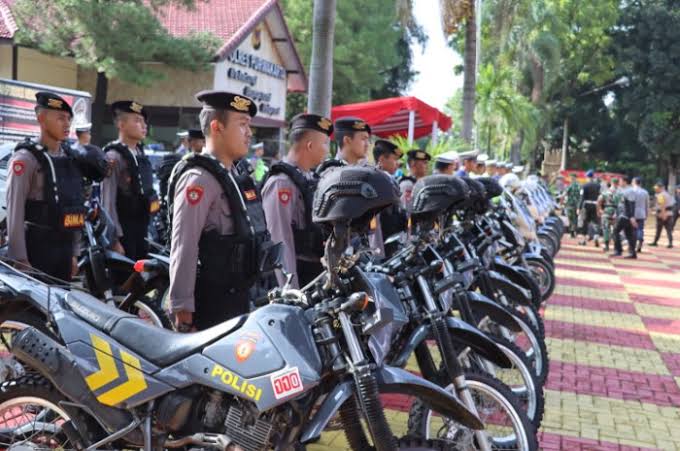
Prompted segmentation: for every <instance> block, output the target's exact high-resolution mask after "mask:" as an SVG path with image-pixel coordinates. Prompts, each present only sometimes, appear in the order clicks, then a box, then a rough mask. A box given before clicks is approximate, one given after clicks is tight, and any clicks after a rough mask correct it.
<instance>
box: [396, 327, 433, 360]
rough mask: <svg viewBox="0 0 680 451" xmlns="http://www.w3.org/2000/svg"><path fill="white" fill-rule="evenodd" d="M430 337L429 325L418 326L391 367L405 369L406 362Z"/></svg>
mask: <svg viewBox="0 0 680 451" xmlns="http://www.w3.org/2000/svg"><path fill="white" fill-rule="evenodd" d="M430 335H431V334H430V326H429V325H427V324H421V325H420V326H418V327H417V328H416V329H415V330H414V331H413V332H412V333H411V335H410V336H409V337H408V340H406V343H405V344H404V346H403V347H402V350H401V352H400V353H399V355H398V356H397V357H396V358H394V359H393V360H392V361H391V365H392V366H395V367H397V368H403V367H405V366H406V362H408V358H409V357H410V356H411V354H413V351H415V349H416V348H417V347H418V345H419V344H420V343H422V341H423V340H426V339H427V338H428V337H429V336H430Z"/></svg>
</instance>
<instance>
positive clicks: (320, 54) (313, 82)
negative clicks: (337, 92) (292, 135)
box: [307, 0, 336, 117]
mask: <svg viewBox="0 0 680 451" xmlns="http://www.w3.org/2000/svg"><path fill="white" fill-rule="evenodd" d="M335 3H336V0H314V17H313V26H312V60H311V62H310V64H309V97H308V99H307V112H308V113H312V114H320V115H322V116H327V117H330V115H331V104H332V97H333V47H334V36H335Z"/></svg>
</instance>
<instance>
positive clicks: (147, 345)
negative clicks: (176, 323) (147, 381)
mask: <svg viewBox="0 0 680 451" xmlns="http://www.w3.org/2000/svg"><path fill="white" fill-rule="evenodd" d="M64 302H65V303H66V305H67V306H68V307H69V308H70V309H71V311H73V313H75V314H76V315H77V316H78V317H79V318H81V319H82V320H83V321H85V322H86V323H88V324H90V325H91V326H92V327H95V328H96V329H99V330H101V331H102V332H104V333H106V334H107V335H109V336H111V337H112V338H113V339H115V340H116V341H118V342H119V343H120V344H122V345H124V346H127V347H128V348H129V349H130V350H131V351H133V352H135V353H136V354H138V355H140V356H141V357H143V358H144V359H146V360H148V361H149V362H151V363H153V364H154V365H157V366H159V367H161V368H162V367H166V366H169V365H171V364H173V363H175V362H177V361H179V360H181V359H183V358H184V357H187V356H189V355H191V354H193V353H195V352H197V351H199V350H201V349H202V348H204V347H205V346H207V345H209V344H211V343H212V342H214V341H216V340H218V339H219V338H221V337H223V336H225V335H227V334H229V333H230V332H232V331H234V330H236V329H238V328H239V327H241V326H242V325H243V323H244V322H245V320H246V319H247V315H242V316H239V317H236V318H233V319H231V320H229V321H226V322H223V323H220V324H218V325H216V326H214V327H211V328H210V329H206V330H202V331H200V332H194V333H188V334H184V333H178V332H173V331H170V330H167V329H163V328H160V327H157V326H154V325H152V324H149V323H147V322H146V321H144V320H141V319H139V317H137V316H135V315H132V314H130V313H127V312H124V311H122V310H118V309H117V308H115V307H112V306H110V305H108V304H106V303H104V302H101V301H99V300H98V299H96V298H94V297H92V296H90V295H89V294H87V293H83V292H80V291H71V292H69V293H67V294H66V296H65V298H64Z"/></svg>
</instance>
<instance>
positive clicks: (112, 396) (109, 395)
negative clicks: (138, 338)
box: [97, 351, 147, 406]
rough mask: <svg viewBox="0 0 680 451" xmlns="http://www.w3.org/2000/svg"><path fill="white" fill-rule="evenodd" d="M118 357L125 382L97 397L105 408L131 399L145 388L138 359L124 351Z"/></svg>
mask: <svg viewBox="0 0 680 451" xmlns="http://www.w3.org/2000/svg"><path fill="white" fill-rule="evenodd" d="M120 357H121V358H122V359H123V363H124V366H125V374H126V375H127V381H126V382H124V383H122V384H121V385H119V386H117V387H114V388H112V389H111V390H109V391H107V392H104V393H102V394H101V395H99V396H97V400H98V401H99V402H100V403H102V404H106V405H107V406H115V405H116V404H119V403H121V402H123V401H125V400H127V399H129V398H132V397H133V396H134V395H136V394H137V393H140V392H142V391H144V390H145V389H146V387H147V385H146V381H145V380H144V373H142V366H141V364H140V362H139V359H138V358H136V357H134V356H131V355H130V354H128V353H127V352H125V351H120Z"/></svg>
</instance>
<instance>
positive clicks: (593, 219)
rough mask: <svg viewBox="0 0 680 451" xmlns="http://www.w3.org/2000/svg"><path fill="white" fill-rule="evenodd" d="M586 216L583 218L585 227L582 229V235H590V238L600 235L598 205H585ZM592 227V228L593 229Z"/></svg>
mask: <svg viewBox="0 0 680 451" xmlns="http://www.w3.org/2000/svg"><path fill="white" fill-rule="evenodd" d="M584 209H585V215H584V218H583V227H582V228H581V235H588V236H589V237H590V238H592V237H593V235H599V234H600V233H599V228H600V227H599V221H598V219H597V205H595V204H585V205H584ZM591 226H592V227H591Z"/></svg>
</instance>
